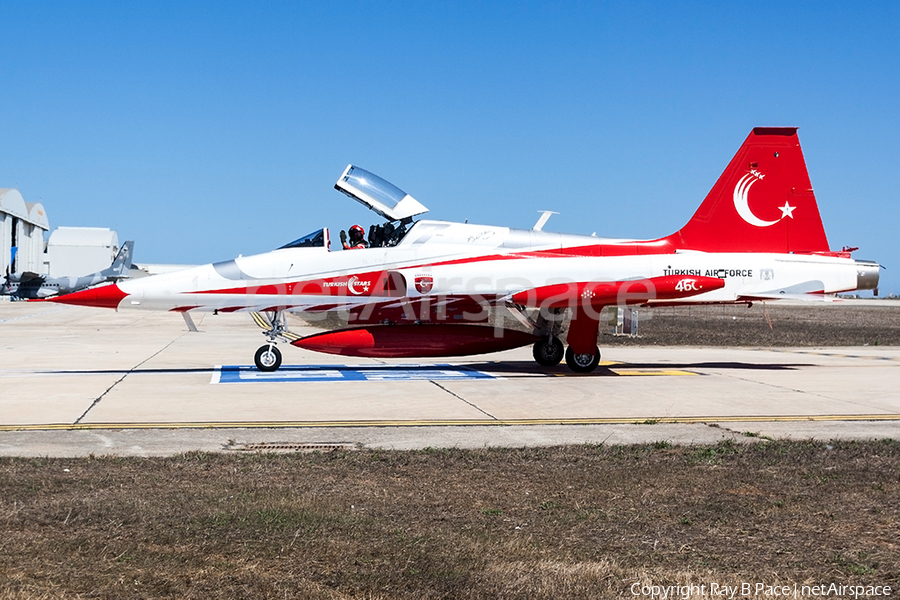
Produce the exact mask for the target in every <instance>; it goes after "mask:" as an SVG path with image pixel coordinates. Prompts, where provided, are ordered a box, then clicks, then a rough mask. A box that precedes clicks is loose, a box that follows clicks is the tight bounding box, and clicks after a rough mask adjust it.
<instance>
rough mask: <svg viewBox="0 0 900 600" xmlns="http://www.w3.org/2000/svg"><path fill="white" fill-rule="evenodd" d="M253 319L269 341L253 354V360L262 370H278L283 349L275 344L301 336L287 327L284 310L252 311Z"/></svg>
mask: <svg viewBox="0 0 900 600" xmlns="http://www.w3.org/2000/svg"><path fill="white" fill-rule="evenodd" d="M251 315H252V316H253V320H254V321H256V324H257V325H259V326H260V327H261V328H262V330H263V335H264V336H266V339H267V340H268V342H267V343H266V344H264V345H262V346H260V347H259V349H258V350H257V351H256V354H255V355H254V356H253V362H254V363H255V364H256V368H257V369H259V370H260V371H265V372H271V371H277V370H278V367H280V366H281V351H280V350H279V349H278V347H277V346H276V345H275V344H276V342H277V340H279V339H282V340H285V341H287V342H291V341H293V340H296V339H297V338H298V337H299V336H297V335H296V334H293V333H291V332H290V331H288V329H287V323H286V322H285V318H284V311H281V310H273V311H266V312H264V313H258V312H255V313H251Z"/></svg>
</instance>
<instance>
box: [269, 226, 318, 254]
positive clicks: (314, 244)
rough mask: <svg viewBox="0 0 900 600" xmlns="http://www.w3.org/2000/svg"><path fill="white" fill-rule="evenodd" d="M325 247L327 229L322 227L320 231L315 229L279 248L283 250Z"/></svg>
mask: <svg viewBox="0 0 900 600" xmlns="http://www.w3.org/2000/svg"><path fill="white" fill-rule="evenodd" d="M324 247H325V230H324V229H320V230H318V231H313V232H312V233H307V234H306V235H304V236H303V237H301V238H297V239H296V240H294V241H293V242H291V243H290V244H285V245H284V246H281V247H280V248H278V249H279V250H283V249H284V248H324Z"/></svg>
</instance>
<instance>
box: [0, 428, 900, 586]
mask: <svg viewBox="0 0 900 600" xmlns="http://www.w3.org/2000/svg"><path fill="white" fill-rule="evenodd" d="M748 442H751V443H748V444H733V443H723V444H720V445H717V446H703V447H669V446H668V444H665V443H658V444H654V445H652V446H650V447H644V446H634V447H604V446H577V447H558V448H545V449H516V450H501V449H492V450H482V451H463V450H425V451H418V452H385V451H355V452H354V451H350V452H333V453H327V454H290V455H284V454H281V455H275V454H265V455H262V454H251V455H224V454H197V453H195V454H187V455H183V456H178V457H174V458H166V459H123V458H112V457H110V458H92V459H0V600H6V599H10V600H12V599H16V600H20V599H26V598H27V599H29V600H33V599H45V598H46V599H50V598H78V597H84V598H88V597H90V598H97V597H99V598H210V597H215V598H320V599H343V598H369V599H379V598H527V599H542V598H547V599H550V598H553V599H557V598H592V599H593V598H604V597H631V593H630V592H629V587H630V586H631V584H632V583H634V582H643V583H654V584H657V585H670V584H685V583H698V584H699V583H709V582H718V583H721V584H725V583H730V584H735V583H740V582H742V581H761V582H766V583H769V584H775V583H785V584H793V583H798V584H802V583H804V582H806V583H809V582H819V581H821V580H826V581H837V582H838V583H841V582H846V583H850V582H855V583H873V584H880V585H893V586H894V589H898V588H900V547H898V535H897V534H898V532H900V500H898V498H900V443H897V442H891V441H885V442H871V443H856V442H833V443H832V444H830V445H825V444H821V443H811V442H810V443H785V442H774V441H759V440H757V439H755V438H748Z"/></svg>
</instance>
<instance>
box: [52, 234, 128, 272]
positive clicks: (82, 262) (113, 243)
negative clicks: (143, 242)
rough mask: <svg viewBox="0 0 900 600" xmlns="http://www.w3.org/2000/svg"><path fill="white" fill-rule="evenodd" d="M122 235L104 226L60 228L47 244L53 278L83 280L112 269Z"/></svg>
mask: <svg viewBox="0 0 900 600" xmlns="http://www.w3.org/2000/svg"><path fill="white" fill-rule="evenodd" d="M118 252H119V234H118V233H116V232H115V231H113V230H112V229H107V228H105V227H57V228H56V229H54V230H53V233H52V234H50V239H49V240H48V241H47V259H48V261H49V263H50V272H49V275H50V276H51V277H81V276H82V275H88V274H89V273H95V272H97V271H102V270H103V269H106V268H108V267H109V265H110V264H111V263H112V261H113V259H115V258H116V254H118Z"/></svg>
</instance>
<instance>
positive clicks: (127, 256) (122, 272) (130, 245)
mask: <svg viewBox="0 0 900 600" xmlns="http://www.w3.org/2000/svg"><path fill="white" fill-rule="evenodd" d="M133 254H134V241H133V240H128V241H127V242H125V243H124V244H122V248H121V249H120V250H119V253H118V254H116V258H115V259H113V262H112V264H111V265H110V266H109V268H108V269H104V270H103V271H101V274H102V275H103V276H104V277H110V278H113V277H128V271H129V270H131V259H132V255H133Z"/></svg>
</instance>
